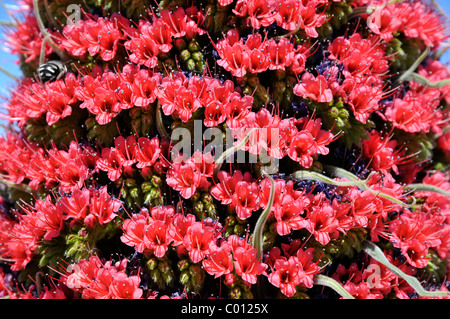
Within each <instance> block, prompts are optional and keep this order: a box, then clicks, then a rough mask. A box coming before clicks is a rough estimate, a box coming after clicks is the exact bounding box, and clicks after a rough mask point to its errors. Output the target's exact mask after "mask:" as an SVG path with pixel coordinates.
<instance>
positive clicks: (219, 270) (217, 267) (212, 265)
mask: <svg viewBox="0 0 450 319" xmlns="http://www.w3.org/2000/svg"><path fill="white" fill-rule="evenodd" d="M202 265H203V268H204V269H205V270H206V272H207V273H208V274H210V275H214V278H218V277H220V276H223V275H227V274H229V273H231V272H232V271H233V258H232V255H231V246H230V245H229V244H228V243H227V242H223V243H222V244H221V246H220V247H218V248H216V249H211V252H210V253H209V255H207V257H206V258H205V259H203V261H202Z"/></svg>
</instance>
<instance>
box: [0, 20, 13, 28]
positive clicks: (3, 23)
mask: <svg viewBox="0 0 450 319" xmlns="http://www.w3.org/2000/svg"><path fill="white" fill-rule="evenodd" d="M0 25H3V26H5V27H17V23H15V22H8V21H0Z"/></svg>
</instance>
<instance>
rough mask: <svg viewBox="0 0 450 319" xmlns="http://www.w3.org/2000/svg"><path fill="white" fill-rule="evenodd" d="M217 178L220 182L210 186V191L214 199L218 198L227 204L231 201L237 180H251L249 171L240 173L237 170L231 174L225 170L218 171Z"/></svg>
mask: <svg viewBox="0 0 450 319" xmlns="http://www.w3.org/2000/svg"><path fill="white" fill-rule="evenodd" d="M217 178H218V179H219V181H220V183H218V184H217V185H216V186H214V187H212V188H211V190H210V193H211V195H212V196H214V198H215V199H217V200H220V201H221V202H222V204H223V205H228V204H230V203H231V202H232V196H233V193H234V191H235V189H236V185H237V183H238V182H241V181H247V182H251V181H252V180H253V178H252V176H251V174H250V173H249V172H245V173H244V174H242V172H241V171H239V170H237V171H235V172H234V174H233V175H231V174H228V173H227V172H225V171H219V172H218V173H217Z"/></svg>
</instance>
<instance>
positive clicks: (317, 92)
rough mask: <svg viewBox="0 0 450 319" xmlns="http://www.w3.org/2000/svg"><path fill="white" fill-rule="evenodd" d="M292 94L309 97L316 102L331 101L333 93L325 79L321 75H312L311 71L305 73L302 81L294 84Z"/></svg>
mask: <svg viewBox="0 0 450 319" xmlns="http://www.w3.org/2000/svg"><path fill="white" fill-rule="evenodd" d="M294 94H295V95H298V96H301V97H303V98H308V97H309V98H311V99H313V100H314V101H316V102H324V103H328V102H331V100H332V99H333V93H332V91H331V89H329V88H328V83H327V80H326V79H325V77H324V76H323V75H318V76H317V77H314V75H312V74H311V73H305V74H303V76H302V81H301V82H300V83H298V84H296V85H295V86H294Z"/></svg>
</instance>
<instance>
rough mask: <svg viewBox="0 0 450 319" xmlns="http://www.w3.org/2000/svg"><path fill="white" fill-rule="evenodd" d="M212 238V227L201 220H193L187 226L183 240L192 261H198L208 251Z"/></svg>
mask: <svg viewBox="0 0 450 319" xmlns="http://www.w3.org/2000/svg"><path fill="white" fill-rule="evenodd" d="M213 238H214V232H213V228H212V227H209V226H205V225H203V223H201V222H195V223H193V224H192V225H191V226H190V227H189V228H188V230H187V233H186V236H185V237H184V241H183V242H184V246H185V247H186V249H187V251H188V252H189V257H190V258H191V260H192V262H193V263H198V262H199V261H201V260H202V259H203V258H205V256H206V255H208V254H209V253H210V247H211V245H212V242H213Z"/></svg>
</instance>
